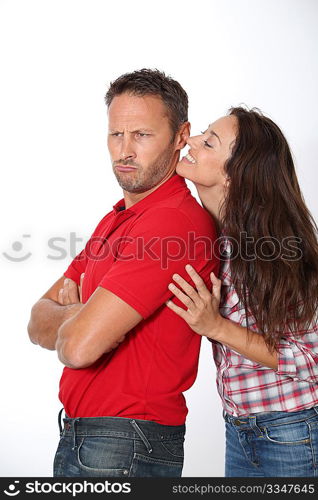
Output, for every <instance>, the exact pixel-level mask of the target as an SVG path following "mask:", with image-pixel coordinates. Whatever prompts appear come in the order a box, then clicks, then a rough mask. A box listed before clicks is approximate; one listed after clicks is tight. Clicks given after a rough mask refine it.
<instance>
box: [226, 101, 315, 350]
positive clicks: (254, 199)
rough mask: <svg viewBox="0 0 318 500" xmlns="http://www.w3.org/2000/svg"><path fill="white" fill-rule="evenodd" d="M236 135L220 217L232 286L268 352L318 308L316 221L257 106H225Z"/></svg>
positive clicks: (280, 140) (283, 146)
mask: <svg viewBox="0 0 318 500" xmlns="http://www.w3.org/2000/svg"><path fill="white" fill-rule="evenodd" d="M229 114H230V115H231V116H235V117H236V118H237V126H238V130H237V137H236V140H235V144H234V147H233V149H232V154H231V157H230V158H229V159H228V161H227V162H226V164H225V173H226V175H227V177H228V178H229V181H230V182H229V188H228V193H227V196H226V199H225V201H224V205H223V211H222V220H223V226H224V228H225V233H226V235H227V236H228V238H229V240H230V242H231V243H232V245H234V247H235V246H236V255H234V254H235V248H234V247H233V246H232V248H233V250H234V253H233V255H232V260H231V271H232V276H233V284H234V286H235V289H236V291H237V293H238V296H239V298H240V300H241V301H242V302H243V304H244V306H245V310H246V312H247V311H249V312H250V313H251V314H252V315H253V316H254V318H255V320H256V323H257V326H258V328H259V331H260V332H261V333H262V334H263V335H264V339H265V341H266V344H267V345H268V347H269V348H270V349H271V350H274V349H275V348H277V344H278V343H279V341H280V339H281V338H283V337H284V336H286V334H288V332H290V333H293V334H298V333H299V334H301V332H302V331H303V330H306V329H308V328H309V325H310V323H311V322H312V321H313V320H314V318H315V316H316V312H317V306H318V293H317V292H318V245H317V226H316V224H315V222H314V220H313V217H312V216H311V214H310V212H309V210H308V208H307V207H306V205H305V203H304V200H303V197H302V194H301V191H300V188H299V184H298V181H297V176H296V173H295V167H294V163H293V159H292V154H291V151H290V149H289V146H288V143H287V141H286V139H285V137H284V135H283V133H282V132H281V130H280V129H279V127H278V126H277V125H276V124H275V123H274V122H273V121H272V120H270V119H269V118H267V117H265V116H264V115H263V114H262V113H261V112H260V111H259V110H257V109H252V110H246V109H244V108H242V107H236V108H231V109H230V110H229Z"/></svg>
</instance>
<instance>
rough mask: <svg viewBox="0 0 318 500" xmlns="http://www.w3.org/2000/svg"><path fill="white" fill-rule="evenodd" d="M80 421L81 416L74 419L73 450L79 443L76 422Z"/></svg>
mask: <svg viewBox="0 0 318 500" xmlns="http://www.w3.org/2000/svg"><path fill="white" fill-rule="evenodd" d="M78 421H79V418H74V420H73V448H72V450H76V448H77V444H76V422H78Z"/></svg>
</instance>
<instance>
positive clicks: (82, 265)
mask: <svg viewBox="0 0 318 500" xmlns="http://www.w3.org/2000/svg"><path fill="white" fill-rule="evenodd" d="M86 265H87V255H86V246H85V248H84V249H83V250H82V251H81V252H80V253H79V254H78V255H77V256H76V257H75V258H74V259H73V260H72V262H71V263H70V265H69V266H68V268H67V269H66V271H65V273H64V276H66V278H70V279H71V280H73V281H75V282H76V283H77V284H78V285H80V278H81V274H82V273H85V269H86Z"/></svg>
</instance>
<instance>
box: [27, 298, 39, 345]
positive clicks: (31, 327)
mask: <svg viewBox="0 0 318 500" xmlns="http://www.w3.org/2000/svg"><path fill="white" fill-rule="evenodd" d="M35 315H36V304H35V305H34V306H33V307H32V309H31V316H30V320H29V323H28V326H27V332H28V335H29V339H30V340H31V342H32V343H33V344H38V343H39V338H38V334H37V328H36V324H35Z"/></svg>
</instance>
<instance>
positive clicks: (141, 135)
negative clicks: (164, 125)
mask: <svg viewBox="0 0 318 500" xmlns="http://www.w3.org/2000/svg"><path fill="white" fill-rule="evenodd" d="M136 135H138V137H147V135H150V134H144V133H143V132H137V134H136Z"/></svg>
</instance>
